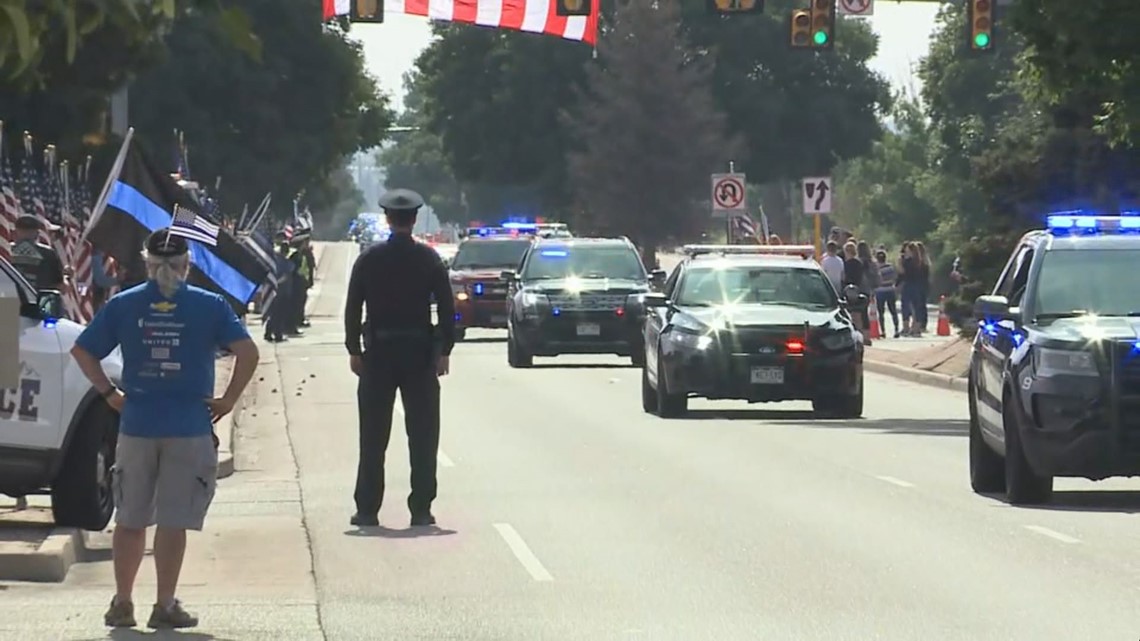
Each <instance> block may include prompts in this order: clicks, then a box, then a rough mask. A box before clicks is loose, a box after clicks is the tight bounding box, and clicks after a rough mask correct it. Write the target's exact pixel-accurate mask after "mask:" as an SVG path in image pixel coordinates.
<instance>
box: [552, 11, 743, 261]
mask: <svg viewBox="0 0 1140 641" xmlns="http://www.w3.org/2000/svg"><path fill="white" fill-rule="evenodd" d="M679 26H680V22H679V11H678V7H677V5H676V4H674V3H673V2H670V1H669V0H656V1H654V0H626V2H624V3H623V4H619V5H618V7H617V9H616V12H615V16H614V19H613V23H612V28H611V29H609V30H607V31H606V32H605V34H604V35H603V36H602V38H601V41H600V43H599V56H600V57H601V58H602V59H603V60H604V61H605V67H598V66H594V67H592V68H591V69H590V70H589V72H588V76H587V85H586V89H585V90H584V91H583V93H582V95H581V96H580V98H579V100H577V101H576V103H575V106H574V107H573V108H572V109H570V110H569V111H568V112H566V116H565V118H564V122H565V130H566V131H567V132H569V133H570V134H571V137H572V139H573V140H575V141H577V142H578V144H577V145H575V147H574V149H573V151H572V152H571V153H570V158H569V161H570V171H571V176H572V183H571V184H572V187H573V194H574V198H575V202H576V204H577V209H578V212H579V216H578V217H577V218H576V220H575V222H576V223H577V226H579V227H583V228H585V229H586V230H587V231H591V232H594V233H599V232H600V233H608V234H625V235H628V236H630V237H632V238H633V239H634V241H635V242H636V243H637V244H638V245H640V246H642V247H643V248H644V249H645V251H646V252H648V253H647V260H648V261H650V262H651V261H652V252H653V251H654V249H655V248H656V247H657V246H658V245H659V244H661V243H663V242H664V241H665V240H666V239H667V238H669V237H673V236H680V235H691V234H694V233H695V232H697V231H698V230H699V229H700V228H701V227H703V226H704V223H705V222H706V221H707V220H708V214H707V213H704V212H707V208H706V207H698V206H696V205H697V204H698V201H699V200H700V199H701V198H704V197H706V194H707V189H708V175H709V174H710V173H712V172H714V171H715V170H716V169H717V168H718V166H719V165H720V164H721V162H722V160H723V155H722V154H723V153H724V151H725V150H731V149H732V148H733V145H732V144H730V143H729V142H728V138H727V136H726V134H725V119H724V116H723V115H722V114H721V113H719V111H718V109H717V108H716V105H715V103H714V101H713V97H712V90H711V87H710V84H709V83H710V78H711V74H710V68H709V65H708V64H707V62H706V61H704V60H700V59H697V58H694V57H693V56H692V55H691V54H690V53H689V51H688V50H687V48H686V47H685V46H684V44H683V42H682V38H681V37H680V35H679V33H678V31H679Z"/></svg>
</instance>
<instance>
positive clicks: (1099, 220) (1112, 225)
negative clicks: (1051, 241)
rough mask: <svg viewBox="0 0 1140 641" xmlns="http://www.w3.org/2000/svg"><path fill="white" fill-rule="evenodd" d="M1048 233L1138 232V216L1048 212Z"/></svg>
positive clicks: (1139, 223) (1046, 222) (1139, 227)
mask: <svg viewBox="0 0 1140 641" xmlns="http://www.w3.org/2000/svg"><path fill="white" fill-rule="evenodd" d="M1045 225H1046V227H1048V229H1049V233H1051V234H1054V235H1061V234H1068V235H1077V234H1127V233H1137V232H1140V216H1136V215H1129V216H1095V215H1087V214H1080V213H1069V212H1066V213H1062V214H1050V215H1049V216H1047V217H1046V218H1045Z"/></svg>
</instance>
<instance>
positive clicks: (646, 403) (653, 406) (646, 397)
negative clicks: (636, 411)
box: [641, 365, 657, 414]
mask: <svg viewBox="0 0 1140 641" xmlns="http://www.w3.org/2000/svg"><path fill="white" fill-rule="evenodd" d="M641 409H643V410H645V412H646V413H647V414H653V413H654V412H656V411H657V392H656V391H654V389H653V386H652V385H650V384H649V372H648V371H646V369H645V366H644V365H642V366H641Z"/></svg>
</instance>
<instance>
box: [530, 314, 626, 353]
mask: <svg viewBox="0 0 1140 641" xmlns="http://www.w3.org/2000/svg"><path fill="white" fill-rule="evenodd" d="M643 324H644V319H643V318H637V317H634V316H617V315H616V314H615V313H614V312H563V313H562V314H560V315H558V316H544V317H541V318H527V319H524V320H522V321H518V322H516V323H515V324H514V326H513V328H512V331H513V333H514V336H515V340H517V341H518V343H519V346H520V347H522V348H523V349H524V350H525V351H526V352H527V353H529V354H533V355H535V356H558V355H559V354H617V355H618V356H631V355H633V354H634V352H635V351H638V350H640V349H641V348H642V341H643V340H644V339H643V337H642V333H641V329H642V325H643Z"/></svg>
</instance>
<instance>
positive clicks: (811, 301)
mask: <svg viewBox="0 0 1140 641" xmlns="http://www.w3.org/2000/svg"><path fill="white" fill-rule="evenodd" d="M673 299H674V302H675V303H676V304H677V305H683V306H690V307H710V306H716V305H732V304H735V305H758V304H759V305H792V306H796V307H814V308H821V309H822V308H832V307H837V306H838V305H839V302H838V300H837V299H836V297H835V290H834V289H832V287H831V284H830V283H828V282H827V277H826V276H825V275H824V274H823V273H822V272H821V271H819V270H817V269H803V268H796V267H778V266H771V267H767V266H765V267H756V266H743V265H739V266H734V265H727V266H714V265H709V266H707V267H698V268H695V269H689V270H688V272H687V273H686V274H685V276H684V278H683V279H682V281H681V284H680V289H679V291H678V293H677V295H675V296H674V297H673Z"/></svg>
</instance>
